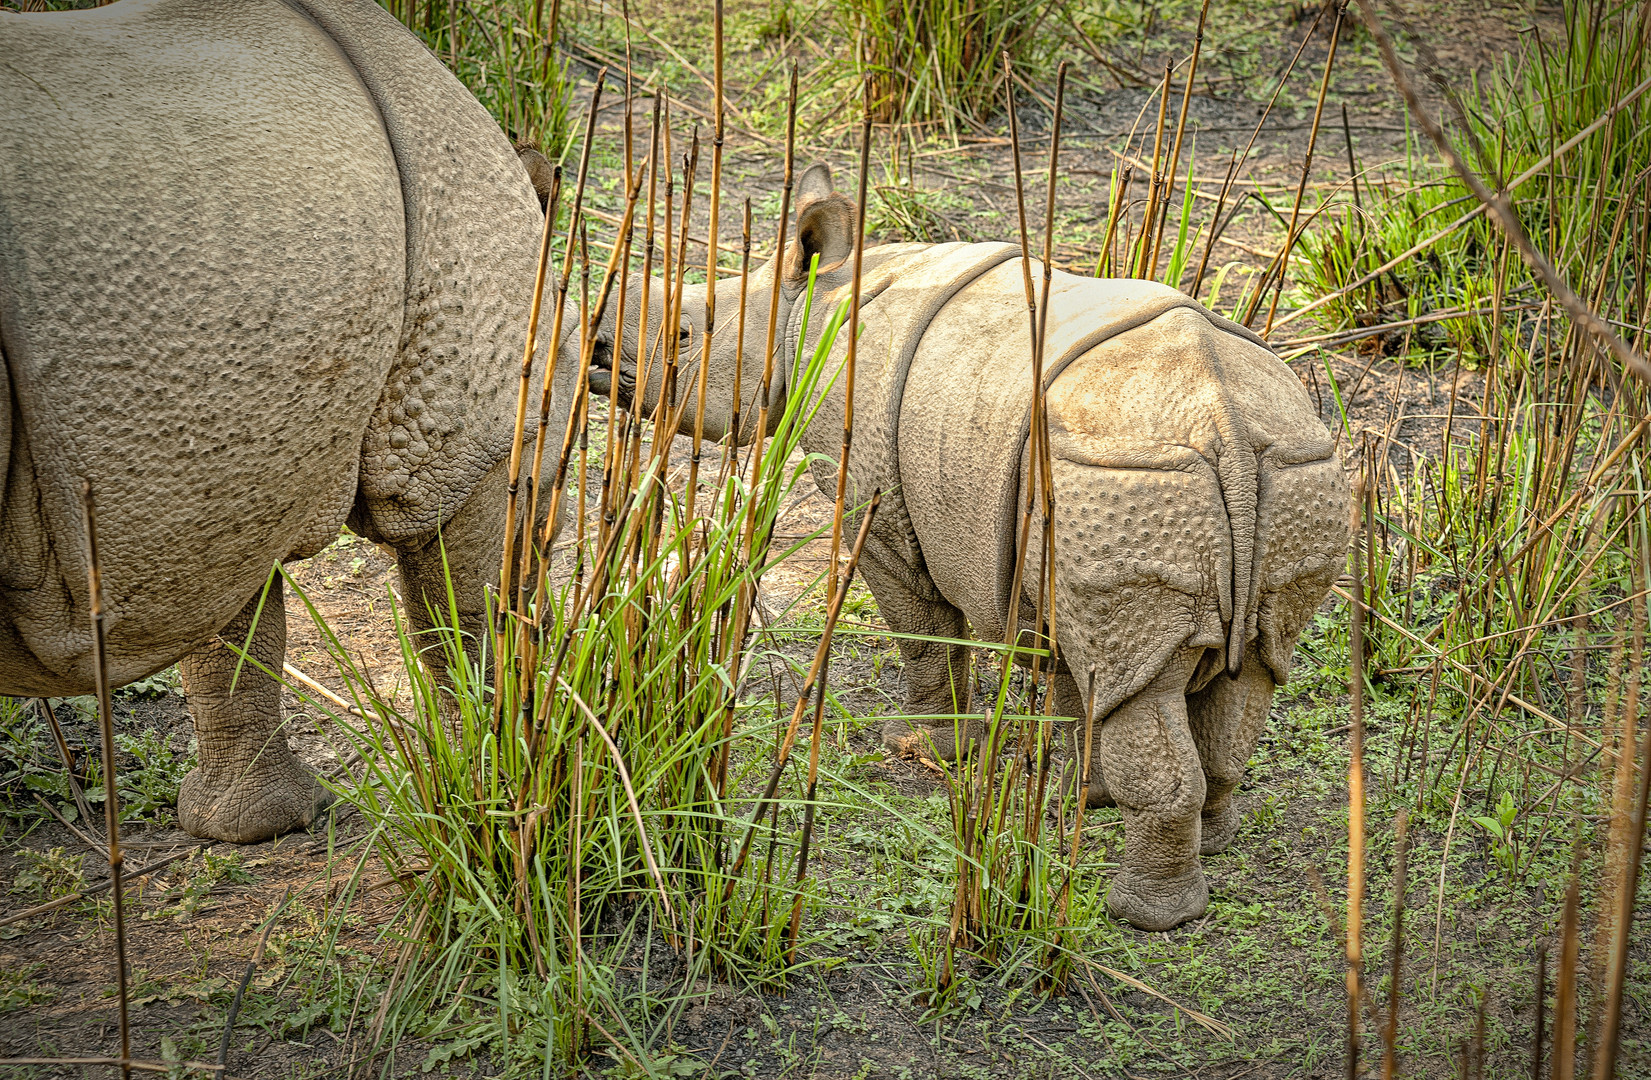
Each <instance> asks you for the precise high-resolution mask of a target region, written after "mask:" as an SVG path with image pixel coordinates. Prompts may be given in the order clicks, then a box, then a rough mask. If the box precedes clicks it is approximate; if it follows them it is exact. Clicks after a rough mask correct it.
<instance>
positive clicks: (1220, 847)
mask: <svg viewBox="0 0 1651 1080" xmlns="http://www.w3.org/2000/svg"><path fill="white" fill-rule="evenodd" d="M1238 822H1239V817H1238V807H1237V806H1235V805H1233V800H1232V796H1231V795H1228V796H1227V797H1226V798H1224V799H1222V800H1221V802H1220V803H1219V804H1212V805H1208V806H1205V807H1204V812H1203V823H1202V825H1201V826H1200V831H1199V839H1198V854H1200V855H1219V854H1221V853H1222V852H1223V851H1226V850H1227V846H1228V845H1229V844H1231V843H1232V842H1233V837H1235V836H1237V835H1238Z"/></svg>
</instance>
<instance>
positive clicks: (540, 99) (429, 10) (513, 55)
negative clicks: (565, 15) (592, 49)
mask: <svg viewBox="0 0 1651 1080" xmlns="http://www.w3.org/2000/svg"><path fill="white" fill-rule="evenodd" d="M381 2H382V3H383V5H384V7H385V8H386V9H388V10H389V12H390V13H391V14H392V15H394V16H395V17H396V18H397V19H399V20H400V21H401V22H402V23H403V25H405V26H406V27H407V28H408V29H409V30H411V31H413V32H414V33H415V34H417V35H419V37H420V38H421V39H422V40H423V41H424V43H425V44H426V45H428V46H429V47H430V51H431V52H433V53H434V54H435V55H436V56H437V57H439V58H440V59H441V60H442V61H443V62H444V63H445V64H446V65H447V67H448V69H449V70H451V71H452V72H453V74H454V75H456V76H458V79H459V81H460V82H462V83H464V85H465V87H466V88H467V89H468V90H469V91H470V92H471V93H472V94H475V95H476V100H478V101H480V102H481V103H482V104H483V105H485V106H486V107H487V111H488V112H490V113H492V114H493V118H494V119H495V120H497V121H498V122H499V126H500V127H502V128H504V131H505V134H506V135H508V136H510V137H511V139H513V140H514V141H515V142H517V143H519V144H527V145H530V146H533V147H535V148H537V149H539V150H540V151H542V152H543V153H544V154H545V156H546V157H548V158H550V159H551V160H552V161H556V160H558V159H559V158H560V157H561V156H562V154H563V152H564V151H565V150H566V149H567V146H568V141H569V129H568V98H569V85H570V84H569V81H568V76H567V66H566V62H565V61H563V60H561V59H559V58H558V57H557V54H556V50H557V34H558V30H559V25H558V24H559V23H560V21H561V20H560V15H561V6H562V5H561V2H560V0H551V2H550V3H549V4H546V3H545V0H495V2H493V3H488V4H485V5H484V4H470V3H455V2H444V0H381Z"/></svg>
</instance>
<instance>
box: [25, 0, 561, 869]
mask: <svg viewBox="0 0 1651 1080" xmlns="http://www.w3.org/2000/svg"><path fill="white" fill-rule="evenodd" d="M0 103H3V104H0V350H3V360H4V363H3V364H0V499H3V501H0V693H3V694H19V695H59V694H83V693H87V692H89V691H90V690H91V689H92V687H93V682H94V671H93V666H92V653H91V628H90V625H89V622H88V619H87V614H86V613H87V604H88V597H87V584H86V582H87V568H86V555H85V552H86V543H85V528H84V525H83V519H82V509H81V483H82V481H83V480H89V481H90V482H91V484H92V485H93V488H94V490H95V494H96V497H97V509H98V534H99V535H98V539H99V546H100V549H101V567H102V580H103V592H104V599H105V604H106V609H107V623H106V625H107V643H108V659H109V674H110V679H111V682H112V683H113V684H114V685H117V686H118V685H121V684H123V683H126V682H130V681H131V680H133V679H137V678H141V677H143V676H146V675H148V674H150V673H151V672H154V671H156V670H157V669H159V668H162V667H165V666H166V665H168V664H171V663H174V662H176V661H179V660H180V659H181V660H182V664H181V667H182V671H183V677H184V683H185V687H186V689H187V691H188V695H189V708H190V711H191V712H192V713H193V714H194V720H195V732H196V735H197V737H198V739H199V743H200V767H199V768H198V769H196V770H195V771H194V772H192V773H190V774H189V776H188V777H187V778H185V780H184V782H183V787H182V790H181V791H180V794H179V797H178V816H179V820H180V822H181V824H182V825H183V827H184V828H185V829H187V830H188V831H190V832H191V833H194V834H195V835H197V836H207V837H213V838H216V839H220V840H228V841H237V842H247V841H254V840H260V839H264V838H267V837H269V836H273V835H275V834H278V833H281V832H284V831H286V830H289V829H293V828H297V827H300V826H303V825H305V824H308V823H309V822H310V821H311V820H312V819H313V818H314V817H315V815H316V813H317V811H318V808H319V807H320V806H322V805H324V804H325V801H326V796H325V794H324V793H323V791H322V790H321V789H320V787H319V786H318V785H317V783H316V780H315V777H314V776H313V775H312V774H311V773H310V772H309V771H308V770H307V769H305V768H304V767H303V765H301V764H300V763H299V762H298V760H297V759H296V758H295V757H294V756H293V754H292V752H291V751H290V750H289V748H288V746H287V740H286V735H285V733H284V731H283V730H282V727H281V705H280V687H279V685H278V683H277V682H276V680H275V679H274V678H272V677H271V676H270V675H268V674H266V672H269V671H273V672H277V673H278V672H280V670H281V664H282V654H283V652H284V650H285V639H286V619H285V614H284V611H283V601H282V596H281V590H280V587H279V582H277V585H276V587H275V588H274V590H273V591H272V592H271V593H270V595H269V597H268V599H267V601H266V602H265V603H264V605H263V609H262V615H261V617H260V618H259V619H258V622H257V630H256V634H255V636H253V638H252V641H251V649H250V654H251V659H252V660H253V661H255V663H251V664H242V665H241V666H240V670H239V678H238V681H235V676H236V668H237V659H238V657H237V654H236V652H235V651H234V650H236V649H239V647H240V646H241V644H242V642H243V641H245V640H246V639H247V635H248V633H249V631H250V630H251V629H252V618H253V614H254V611H255V609H256V607H257V604H258V597H259V594H260V591H261V590H262V588H263V586H264V582H265V580H266V578H267V577H268V576H269V574H270V568H271V565H272V564H273V563H275V562H277V561H282V560H287V559H294V558H302V557H304V556H306V555H310V554H313V553H315V552H316V551H319V550H320V549H321V548H322V547H324V546H325V545H326V544H327V543H328V542H329V541H331V540H332V539H334V538H335V537H337V536H338V533H339V529H340V527H341V526H342V525H344V523H345V522H346V520H347V521H348V522H349V524H350V527H351V528H352V529H354V530H355V531H356V532H358V533H360V534H361V535H364V536H366V537H369V538H371V539H373V540H375V541H378V542H380V543H384V544H387V545H390V546H393V547H394V548H395V550H396V553H397V560H398V562H399V563H400V570H401V583H402V591H403V596H404V597H405V601H406V605H407V608H408V613H409V615H410V616H411V617H412V620H413V622H414V624H415V625H428V618H427V613H428V608H427V607H426V603H427V601H434V602H435V603H436V604H437V605H438V608H439V609H441V610H445V605H446V600H447V591H446V579H445V575H444V571H443V554H442V543H443V542H444V543H445V549H446V561H447V563H448V565H450V566H451V568H452V582H453V586H454V590H455V593H456V595H457V602H458V606H459V608H460V611H461V622H462V623H463V624H464V625H465V627H466V628H467V629H468V630H470V631H472V632H474V631H476V630H478V629H480V628H481V623H482V621H483V618H484V615H483V588H484V586H485V584H486V583H487V582H489V581H491V580H496V579H497V575H498V572H499V563H500V559H501V555H500V547H501V544H502V542H503V537H504V516H505V486H506V477H505V473H506V471H507V467H506V464H505V463H506V459H507V457H508V454H509V448H510V440H511V436H512V432H513V429H514V419H515V397H516V385H517V378H518V372H519V369H520V358H521V354H522V345H523V337H524V335H525V332H526V329H527V319H528V310H529V304H530V301H531V294H532V284H533V270H534V264H535V259H536V255H537V252H536V244H535V241H536V238H537V236H538V234H539V231H540V223H541V222H542V221H543V216H542V213H541V211H540V209H539V206H538V204H537V201H536V199H535V193H534V188H533V186H532V185H531V184H530V183H529V181H528V176H527V173H526V172H525V170H524V169H523V168H522V165H521V164H520V163H519V162H518V160H517V157H516V155H515V153H514V152H513V151H512V149H511V147H510V144H509V143H508V142H507V141H506V139H505V137H504V135H503V133H502V132H500V130H499V128H498V126H497V125H496V124H495V123H494V122H493V120H492V119H491V118H490V117H489V116H488V114H487V112H486V111H485V110H484V109H483V108H482V107H481V106H480V105H479V104H478V103H477V102H476V100H475V99H474V98H473V97H472V96H471V95H470V94H469V93H468V92H467V91H466V90H465V89H464V87H463V86H462V85H460V84H459V82H458V81H457V80H456V79H454V78H453V77H452V76H451V75H450V74H449V73H448V72H447V71H446V69H445V68H443V67H442V65H441V63H440V62H439V61H438V60H436V58H435V57H433V56H431V55H430V53H429V51H428V50H427V49H426V48H425V47H424V46H423V45H422V44H421V43H420V42H419V41H418V40H417V39H416V38H414V37H413V36H412V35H411V34H409V33H408V32H407V31H406V30H405V29H404V28H403V27H401V26H400V25H398V24H397V22H396V21H395V19H393V18H392V17H390V15H389V14H388V13H386V12H385V11H384V9H383V8H381V7H379V6H378V5H377V4H374V3H371V2H370V0H125V2H123V3H118V4H114V5H111V6H108V7H102V8H97V9H95V10H88V11H75V12H61V13H53V14H33V15H17V14H7V15H4V16H3V17H0ZM547 321H548V320H547ZM548 336H549V331H548V328H547V330H546V331H545V333H544V334H543V335H542V336H541V339H540V340H541V342H543V341H544V340H545V339H546V338H548ZM542 362H543V358H542V355H541V358H540V363H541V364H542ZM562 367H564V368H567V369H569V370H572V369H573V367H574V365H573V364H572V363H571V362H570V363H567V364H563V365H562ZM560 411H561V412H562V413H564V414H565V411H566V397H565V395H564V400H563V403H562V404H561V406H560ZM534 413H535V418H536V416H537V409H535V410H534ZM558 430H559V427H558ZM438 653H439V650H438ZM232 686H233V692H232Z"/></svg>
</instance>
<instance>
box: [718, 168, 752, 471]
mask: <svg viewBox="0 0 1651 1080" xmlns="http://www.w3.org/2000/svg"><path fill="white" fill-rule="evenodd" d="M750 290H751V200H750V199H749V198H747V199H746V200H745V205H744V208H743V210H742V212H741V215H740V292H739V304H740V306H739V315H738V316H737V317H736V319H735V326H734V388H733V391H732V393H731V394H730V397H731V399H732V400H731V401H730V402H729V408H728V434H727V435H726V436H725V437H724V440H723V451H722V468H721V469H720V470H719V471H718V473H717V490H718V491H720V490H722V487H723V485H724V484H725V483H727V481H728V477H729V476H731V475H732V474H733V468H734V462H735V461H736V460H738V458H739V433H740V398H741V397H742V396H743V395H744V392H745V308H746V302H747V300H748V299H749V296H750Z"/></svg>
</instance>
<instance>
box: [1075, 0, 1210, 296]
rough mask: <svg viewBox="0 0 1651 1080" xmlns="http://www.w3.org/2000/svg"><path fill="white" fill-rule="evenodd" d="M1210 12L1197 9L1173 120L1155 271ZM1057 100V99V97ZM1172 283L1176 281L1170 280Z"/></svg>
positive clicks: (1155, 239)
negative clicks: (1189, 55)
mask: <svg viewBox="0 0 1651 1080" xmlns="http://www.w3.org/2000/svg"><path fill="white" fill-rule="evenodd" d="M1209 13H1210V0H1204V3H1203V4H1202V5H1201V6H1200V7H1199V9H1198V29H1197V30H1196V31H1195V32H1194V33H1193V36H1192V59H1191V60H1190V61H1189V62H1188V64H1187V88H1186V90H1184V91H1183V92H1182V93H1181V115H1180V117H1178V118H1177V119H1176V121H1175V148H1174V149H1173V150H1171V151H1170V155H1169V172H1168V174H1167V179H1166V181H1165V182H1166V185H1167V186H1166V188H1165V190H1164V211H1163V213H1162V214H1160V215H1159V216H1158V229H1157V231H1156V232H1155V233H1154V234H1153V237H1152V267H1153V272H1154V273H1157V269H1158V254H1159V252H1160V251H1161V250H1162V249H1163V246H1164V229H1165V227H1166V226H1167V225H1168V223H1169V213H1170V207H1171V205H1172V204H1173V203H1174V202H1175V171H1176V169H1178V168H1180V167H1181V138H1182V136H1184V135H1185V134H1186V132H1187V112H1188V110H1189V109H1190V108H1191V106H1192V82H1193V80H1194V79H1196V78H1197V77H1198V54H1199V52H1200V51H1201V50H1202V49H1203V48H1204V20H1205V19H1206V18H1207V17H1208V16H1209ZM1057 100H1058V99H1057ZM1169 284H1171V285H1174V284H1176V282H1173V281H1172V282H1170V283H1169Z"/></svg>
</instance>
